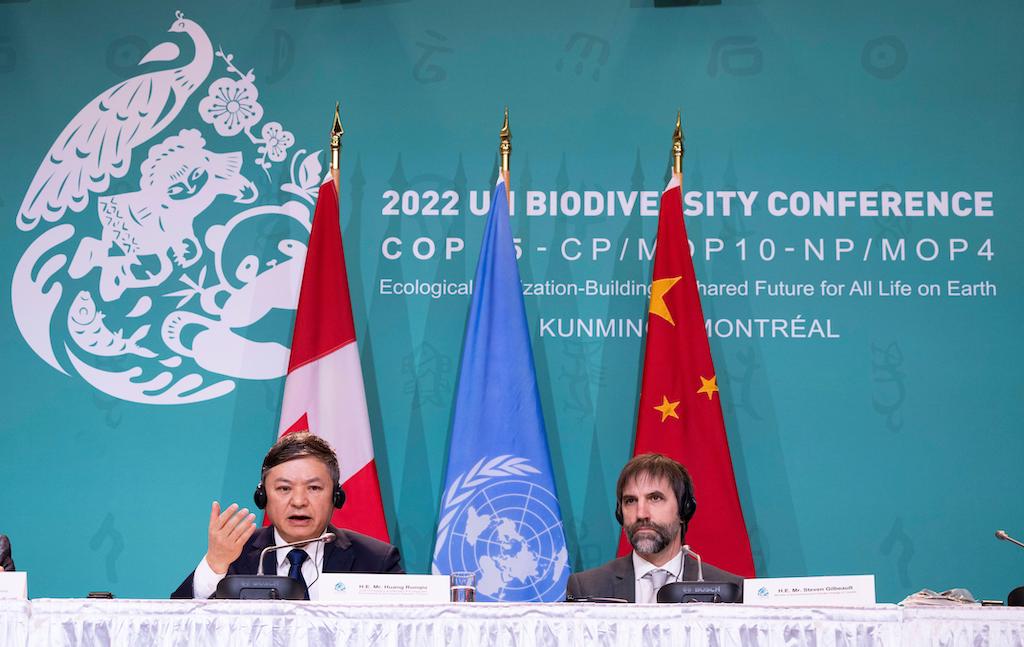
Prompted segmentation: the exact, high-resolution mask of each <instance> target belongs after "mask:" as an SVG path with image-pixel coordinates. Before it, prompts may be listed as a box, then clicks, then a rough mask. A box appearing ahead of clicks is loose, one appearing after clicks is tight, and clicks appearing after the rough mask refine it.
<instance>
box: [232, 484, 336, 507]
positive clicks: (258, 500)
mask: <svg viewBox="0 0 1024 647" xmlns="http://www.w3.org/2000/svg"><path fill="white" fill-rule="evenodd" d="M333 499H334V501H333V503H334V507H335V508H338V509H339V510H340V509H341V506H343V505H345V490H343V489H341V483H335V484H334V497H333ZM252 500H253V503H255V504H256V507H257V508H259V509H260V510H262V509H264V508H266V507H267V491H266V489H265V488H264V487H263V481H260V483H259V485H257V486H256V491H254V492H253V493H252Z"/></svg>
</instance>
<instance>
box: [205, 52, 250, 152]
mask: <svg viewBox="0 0 1024 647" xmlns="http://www.w3.org/2000/svg"><path fill="white" fill-rule="evenodd" d="M218 55H220V53H219V52H218ZM258 98H259V91H258V90H257V89H256V86H255V85H253V84H252V82H251V81H250V80H249V79H247V78H244V77H243V78H242V79H240V80H235V79H232V78H230V77H223V78H220V79H217V80H216V81H214V82H213V83H211V84H210V92H209V94H208V95H207V96H206V97H205V98H204V99H203V100H202V101H200V102H199V115H200V116H201V117H202V118H203V121H205V122H206V123H208V124H213V127H214V128H216V129H217V134H218V135H221V136H223V137H233V136H235V135H237V134H238V133H240V132H242V131H243V130H247V129H249V128H250V127H251V126H252V125H253V124H257V123H259V121H260V119H262V118H263V106H261V105H260V104H259V102H258V101H257V99H258Z"/></svg>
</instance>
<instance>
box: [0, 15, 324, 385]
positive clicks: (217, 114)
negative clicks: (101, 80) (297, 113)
mask: <svg viewBox="0 0 1024 647" xmlns="http://www.w3.org/2000/svg"><path fill="white" fill-rule="evenodd" d="M169 32H170V34H169V35H168V36H167V37H166V42H162V43H160V44H159V45H157V46H156V47H154V48H152V49H151V50H150V51H149V52H148V53H147V54H146V55H145V56H143V57H142V59H141V60H140V61H139V64H138V66H137V68H136V69H135V70H133V71H132V72H131V74H129V75H128V77H127V78H125V79H124V80H123V81H120V82H118V83H116V84H115V85H113V86H111V87H109V88H106V89H102V88H99V89H100V90H101V91H100V93H99V94H98V95H97V96H96V97H95V98H94V99H93V100H92V101H90V102H89V103H88V104H86V105H85V106H83V107H81V108H80V109H79V110H78V111H77V114H75V116H74V117H73V118H72V119H71V121H70V122H69V123H67V124H66V125H65V126H64V128H63V130H62V131H61V132H60V134H59V135H58V136H57V138H56V140H55V141H54V142H53V144H52V146H51V147H50V149H49V151H46V152H44V151H39V155H40V158H41V159H42V163H41V164H40V166H39V168H38V169H37V170H36V172H35V175H34V177H33V178H32V180H31V182H30V183H29V185H28V187H27V189H26V192H25V195H24V198H23V200H22V203H21V207H20V208H19V210H18V213H17V218H16V224H17V226H18V228H19V229H20V230H21V231H22V232H24V233H25V235H27V236H30V238H26V247H25V250H24V252H23V253H22V256H21V258H20V260H19V261H18V264H17V267H16V268H15V270H14V275H13V277H12V281H11V303H12V307H13V310H14V317H15V321H16V323H17V326H18V329H19V331H20V332H21V335H22V337H24V339H25V342H26V343H27V344H28V345H29V346H30V347H31V348H32V350H33V351H34V352H35V353H36V354H37V355H38V356H39V357H40V358H41V359H42V360H43V361H45V362H46V363H47V364H49V365H50V366H52V367H53V368H54V369H55V370H57V371H60V372H61V373H64V374H68V375H77V376H78V377H80V378H81V379H83V380H84V381H85V382H87V383H88V384H90V385H91V386H92V387H94V388H95V389H98V390H99V391H102V392H103V393H106V394H108V395H110V396H113V397H115V398H118V399H121V400H127V401H131V402H139V403H144V404H187V403H194V402H201V401H204V400H210V399H213V398H217V397H219V396H222V395H224V394H226V393H229V392H231V391H232V390H233V389H234V388H235V384H236V382H237V380H269V379H274V378H278V377H281V376H283V375H284V374H285V372H286V370H287V364H288V355H289V343H290V342H289V339H288V331H289V327H288V322H290V320H291V317H292V316H293V313H292V312H290V311H293V310H294V309H295V306H296V303H297V301H298V288H299V283H300V279H301V276H302V269H303V265H304V263H305V256H306V245H305V241H306V240H307V239H308V237H309V229H310V226H311V212H312V207H313V204H314V202H315V199H316V191H317V189H318V187H319V185H320V182H321V178H322V175H323V167H322V165H321V162H320V160H319V153H312V154H307V153H306V151H304V150H298V151H294V150H292V149H293V146H294V144H295V138H294V137H293V135H292V134H291V132H289V131H288V130H286V129H285V127H284V126H283V125H282V124H281V123H280V122H278V121H274V120H271V119H265V115H264V109H263V106H262V105H261V103H260V95H259V90H258V89H257V86H256V73H255V71H254V70H253V69H249V68H247V67H246V66H245V64H244V63H242V62H241V61H237V60H236V59H235V57H234V55H233V54H231V53H228V52H225V51H224V50H223V49H217V50H216V51H214V49H213V45H212V43H211V40H210V37H209V36H207V34H206V31H205V30H204V29H203V28H202V27H201V26H200V25H199V24H198V23H196V22H195V21H193V20H190V19H188V18H186V17H185V16H184V15H183V14H182V13H181V12H180V11H179V12H177V13H176V15H175V18H174V20H173V22H172V23H171V25H170V29H169ZM179 45H180V46H179ZM246 70H247V71H246ZM72 71H73V72H74V73H75V74H80V73H81V72H82V70H72ZM261 195H262V196H271V197H268V198H265V199H264V200H262V201H260V196H261ZM279 196H280V197H279Z"/></svg>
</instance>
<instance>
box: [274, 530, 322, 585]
mask: <svg viewBox="0 0 1024 647" xmlns="http://www.w3.org/2000/svg"><path fill="white" fill-rule="evenodd" d="M336 537H337V535H335V534H334V533H333V532H325V533H324V534H322V535H320V536H319V537H313V538H312V539H303V540H301V541H293V542H291V543H289V544H279V545H277V546H267V547H266V548H264V549H263V550H261V551H260V561H259V565H258V566H257V567H256V575H257V576H260V575H263V558H264V557H265V556H266V555H267V553H269V552H270V551H272V550H278V549H280V548H292V547H294V546H305V545H307V544H315V543H316V542H318V541H323V542H332V541H334V540H335V539H336Z"/></svg>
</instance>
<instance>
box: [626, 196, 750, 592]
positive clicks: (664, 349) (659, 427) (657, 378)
mask: <svg viewBox="0 0 1024 647" xmlns="http://www.w3.org/2000/svg"><path fill="white" fill-rule="evenodd" d="M680 185H681V182H680V178H679V176H674V177H673V178H672V181H671V182H669V184H668V187H667V188H666V189H665V192H664V193H662V194H661V209H660V211H659V214H658V243H657V249H656V251H655V254H654V272H653V275H652V278H651V298H650V307H649V312H648V315H647V347H646V349H645V353H644V375H643V384H642V385H641V389H640V407H639V410H638V412H637V423H636V445H635V450H634V455H636V454H645V453H647V452H658V453H661V454H665V455H666V456H670V457H672V458H674V459H676V460H678V461H679V462H681V463H682V464H683V465H685V466H686V469H687V470H688V471H689V472H690V474H691V475H692V476H693V480H694V496H695V498H696V499H697V514H696V515H695V516H694V518H693V520H692V521H691V522H690V526H689V529H688V530H687V533H686V543H688V544H690V545H691V546H692V547H693V549H694V551H696V552H697V553H699V554H700V555H701V557H702V558H704V559H705V560H707V561H708V562H709V563H711V564H714V565H715V566H718V567H719V568H724V569H725V570H727V571H730V572H732V573H736V574H737V575H742V576H744V577H753V575H754V560H753V557H752V556H751V553H750V538H749V537H748V536H747V526H746V523H744V521H743V510H742V509H741V508H740V499H739V494H738V493H737V492H736V477H735V476H734V475H733V470H732V457H731V456H730V454H729V439H728V438H727V437H726V435H725V421H724V420H723V418H722V404H721V401H720V399H719V397H720V394H719V391H718V379H717V377H716V375H715V367H714V365H713V364H712V362H711V348H710V347H709V346H708V337H707V333H706V332H705V328H704V313H703V312H702V311H701V307H700V296H699V295H698V293H697V278H696V276H695V275H694V273H693V261H692V260H691V259H690V248H689V244H688V242H687V238H686V226H685V225H684V224H683V200H682V188H681V186H680ZM630 550H631V547H630V545H629V542H628V541H627V540H626V538H625V535H623V536H622V538H621V540H620V543H619V555H625V554H627V553H629V551H630Z"/></svg>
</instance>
